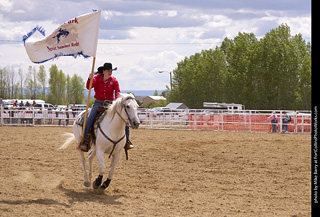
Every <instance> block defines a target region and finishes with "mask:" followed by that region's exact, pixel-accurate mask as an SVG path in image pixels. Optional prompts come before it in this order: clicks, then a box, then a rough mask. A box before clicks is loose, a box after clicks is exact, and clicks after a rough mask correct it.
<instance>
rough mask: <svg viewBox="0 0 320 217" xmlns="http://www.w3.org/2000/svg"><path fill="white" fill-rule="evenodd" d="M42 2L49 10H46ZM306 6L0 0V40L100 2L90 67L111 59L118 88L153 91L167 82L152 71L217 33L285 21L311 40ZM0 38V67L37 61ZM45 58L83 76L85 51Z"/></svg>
mask: <svg viewBox="0 0 320 217" xmlns="http://www.w3.org/2000/svg"><path fill="white" fill-rule="evenodd" d="M240 2H241V3H240ZM49 3H50V5H52V6H51V7H50V10H49V9H46V6H47V5H48V4H49ZM286 7H288V8H287V9H286ZM308 7H309V6H308V5H307V6H306V5H305V4H304V3H300V2H299V1H290V4H287V0H285V1H283V0H271V1H270V4H268V5H267V4H261V3H260V2H259V1H254V0H249V1H246V2H242V1H238V0H232V1H220V0H219V1H217V0H210V1H209V0H208V1H206V0H203V1H202V0H201V1H177V0H170V1H169V0H163V1H159V0H154V1H124V0H118V1H116V2H114V1H113V0H105V1H99V0H92V1H83V0H67V1H64V0H56V1H51V0H43V1H36V0H14V1H12V0H0V11H1V13H0V40H16V41H21V40H22V36H23V35H24V34H26V33H28V32H29V31H30V30H31V29H32V28H34V27H35V26H36V25H39V26H42V27H43V28H44V29H45V30H46V35H49V34H50V33H51V32H53V31H54V30H55V29H56V28H57V27H58V26H59V25H60V24H61V23H63V22H65V21H66V20H68V19H70V18H72V17H75V16H78V15H80V14H84V13H88V12H90V11H91V9H99V8H101V9H102V10H103V11H102V18H101V25H100V34H99V37H100V38H99V44H98V50H97V58H96V66H95V69H96V68H98V67H99V66H100V65H103V63H105V62H111V63H113V65H114V67H118V71H116V72H114V76H116V77H117V78H118V80H119V82H120V87H121V89H123V90H130V89H131V90H132V89H136V90H138V89H140V90H147V89H152V90H153V89H159V90H161V89H165V86H166V85H169V74H168V73H162V74H159V73H158V71H160V70H164V71H172V70H173V69H174V68H175V67H176V64H177V62H179V61H181V60H182V59H184V57H185V56H190V55H193V54H194V53H196V52H201V50H202V49H209V48H215V46H219V45H220V44H221V42H222V40H223V39H224V37H229V38H233V37H235V36H236V35H237V34H238V32H253V33H255V35H256V36H257V37H258V38H259V37H262V36H263V35H264V34H265V33H266V32H268V31H270V29H271V28H276V27H277V26H278V25H279V24H281V23H287V24H288V25H289V26H290V28H291V34H297V33H302V35H303V37H304V38H305V39H307V40H311V15H310V13H311V12H310V9H309V8H308ZM5 43H6V42H0V51H1V53H0V56H1V58H0V67H4V66H8V65H10V66H14V67H17V68H22V69H23V70H24V71H26V70H27V69H28V66H29V65H33V66H36V67H38V66H39V65H36V64H33V63H32V62H31V61H30V60H29V59H28V56H27V54H26V52H25V49H24V47H23V43H22V41H21V43H8V44H5ZM52 64H57V66H58V68H59V69H61V70H62V71H64V73H66V74H70V75H73V74H74V73H77V74H78V75H80V76H81V77H82V78H83V79H84V80H86V79H87V77H88V75H89V73H90V71H91V64H92V58H89V59H84V58H82V57H79V58H77V59H74V58H72V57H61V58H59V59H56V60H53V61H49V62H46V63H44V65H45V68H46V70H47V72H48V71H49V68H50V66H51V65H52Z"/></svg>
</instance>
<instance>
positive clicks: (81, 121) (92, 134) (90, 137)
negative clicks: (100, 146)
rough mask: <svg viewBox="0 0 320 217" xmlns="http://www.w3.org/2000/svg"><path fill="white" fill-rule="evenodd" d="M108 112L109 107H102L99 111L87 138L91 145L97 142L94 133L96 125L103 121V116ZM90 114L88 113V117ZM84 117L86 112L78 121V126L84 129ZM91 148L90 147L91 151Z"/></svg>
mask: <svg viewBox="0 0 320 217" xmlns="http://www.w3.org/2000/svg"><path fill="white" fill-rule="evenodd" d="M107 110H108V107H107V106H100V107H99V108H98V109H97V111H98V114H97V116H96V117H95V118H94V120H93V124H92V126H91V128H90V129H89V132H88V136H87V138H86V140H87V141H88V142H89V144H91V143H95V141H96V137H95V133H94V130H95V125H96V123H97V122H98V121H99V120H100V119H101V117H102V115H103V114H104V113H105V112H106V111H107ZM89 112H90V111H88V115H89ZM84 116H85V112H83V113H82V114H81V116H80V117H79V118H78V119H77V120H76V124H77V125H79V126H81V127H83V122H84ZM90 148H91V147H89V149H90Z"/></svg>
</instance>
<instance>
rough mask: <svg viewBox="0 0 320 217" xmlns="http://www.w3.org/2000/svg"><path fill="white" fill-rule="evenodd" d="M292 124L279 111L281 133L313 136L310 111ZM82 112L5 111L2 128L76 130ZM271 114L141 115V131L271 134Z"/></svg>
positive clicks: (294, 114) (192, 112)
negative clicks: (36, 127) (284, 130)
mask: <svg viewBox="0 0 320 217" xmlns="http://www.w3.org/2000/svg"><path fill="white" fill-rule="evenodd" d="M287 112H288V115H289V116H290V117H291V122H289V123H288V124H286V123H283V121H282V117H283V111H276V115H277V116H278V117H279V123H277V132H282V131H283V127H284V126H285V125H287V126H288V130H287V132H288V133H307V134H310V133H311V112H310V111H287ZM79 113H80V111H69V112H66V111H47V110H44V111H41V110H3V109H2V110H1V111H0V125H18V126H20V125H25V126H72V124H73V122H74V120H75V118H76V117H77V115H78V114H79ZM271 114H272V111H271V110H259V111H256V110H255V111H252V110H245V111H240V112H236V113H234V112H228V111H225V110H215V111H212V110H197V111H195V110H176V111H174V112H151V111H148V110H144V111H139V112H138V116H139V119H140V121H141V125H140V127H141V128H146V129H176V130H214V131H237V132H265V133H267V132H271V128H272V127H271V122H270V119H269V117H270V115H271Z"/></svg>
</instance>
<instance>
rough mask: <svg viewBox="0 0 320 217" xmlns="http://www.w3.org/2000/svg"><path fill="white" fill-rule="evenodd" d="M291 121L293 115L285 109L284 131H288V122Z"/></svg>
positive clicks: (283, 117)
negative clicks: (288, 113)
mask: <svg viewBox="0 0 320 217" xmlns="http://www.w3.org/2000/svg"><path fill="white" fill-rule="evenodd" d="M290 121H291V117H290V116H289V115H287V112H286V111H284V112H283V115H282V133H287V132H288V123H289V122H290Z"/></svg>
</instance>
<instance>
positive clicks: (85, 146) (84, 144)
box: [78, 136, 91, 152]
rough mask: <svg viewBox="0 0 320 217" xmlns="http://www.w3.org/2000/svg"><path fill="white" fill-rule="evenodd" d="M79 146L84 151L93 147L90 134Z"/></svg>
mask: <svg viewBox="0 0 320 217" xmlns="http://www.w3.org/2000/svg"><path fill="white" fill-rule="evenodd" d="M78 148H79V149H80V150H81V151H83V152H88V151H89V150H90V148H91V146H90V136H87V137H86V138H84V139H83V140H82V141H81V142H80V144H79V146H78Z"/></svg>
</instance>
